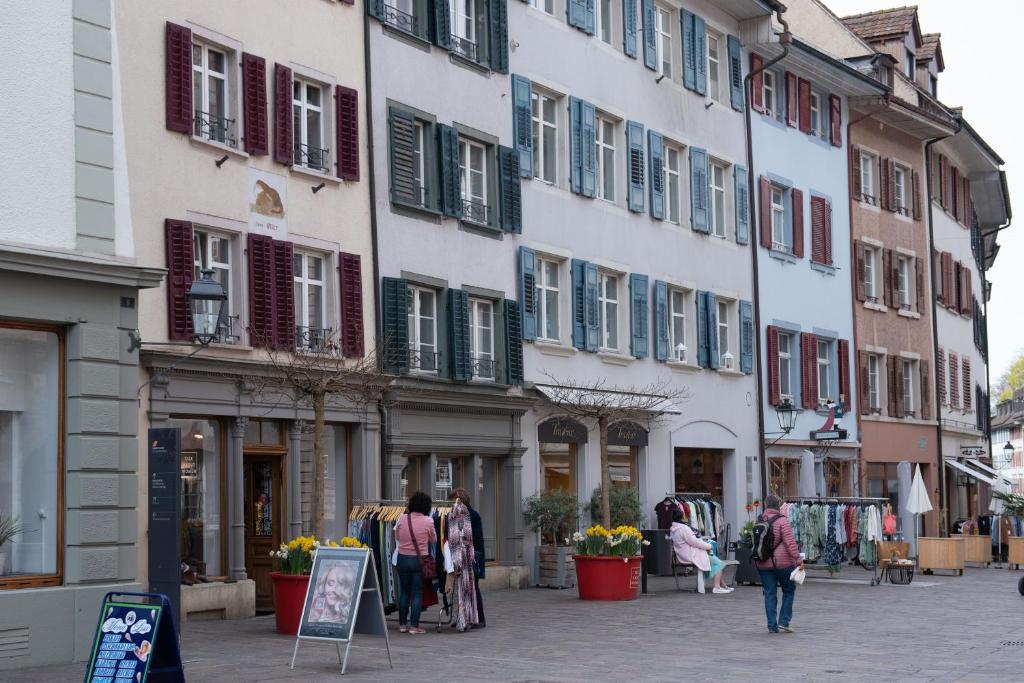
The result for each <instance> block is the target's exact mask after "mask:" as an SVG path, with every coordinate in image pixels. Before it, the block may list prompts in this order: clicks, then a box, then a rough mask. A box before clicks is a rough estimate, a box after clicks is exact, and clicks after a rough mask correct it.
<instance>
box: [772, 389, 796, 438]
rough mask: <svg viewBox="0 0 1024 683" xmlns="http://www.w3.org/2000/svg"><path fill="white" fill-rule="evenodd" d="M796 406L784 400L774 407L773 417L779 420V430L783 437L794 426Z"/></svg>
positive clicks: (786, 399) (789, 400) (790, 401)
mask: <svg viewBox="0 0 1024 683" xmlns="http://www.w3.org/2000/svg"><path fill="white" fill-rule="evenodd" d="M796 414H797V411H796V406H795V405H793V401H792V400H791V399H788V398H785V399H783V400H782V402H781V403H779V405H777V406H776V407H775V416H776V417H777V418H779V429H781V430H782V433H783V435H786V434H789V433H790V432H791V431H793V427H795V426H796Z"/></svg>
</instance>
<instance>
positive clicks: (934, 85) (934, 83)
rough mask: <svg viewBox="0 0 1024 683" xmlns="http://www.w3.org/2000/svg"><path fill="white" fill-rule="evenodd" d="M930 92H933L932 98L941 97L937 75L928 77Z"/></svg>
mask: <svg viewBox="0 0 1024 683" xmlns="http://www.w3.org/2000/svg"><path fill="white" fill-rule="evenodd" d="M928 90H929V91H930V92H931V94H932V97H934V98H936V99H937V98H938V97H939V79H938V78H936V77H935V74H931V75H929V76H928Z"/></svg>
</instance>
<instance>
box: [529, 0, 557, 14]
mask: <svg viewBox="0 0 1024 683" xmlns="http://www.w3.org/2000/svg"><path fill="white" fill-rule="evenodd" d="M530 7H533V8H534V9H539V10H540V11H541V12H544V13H546V14H551V15H554V13H555V0H530Z"/></svg>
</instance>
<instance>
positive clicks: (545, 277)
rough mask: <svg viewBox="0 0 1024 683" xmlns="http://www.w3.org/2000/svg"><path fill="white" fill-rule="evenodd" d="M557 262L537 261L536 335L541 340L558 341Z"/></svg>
mask: <svg viewBox="0 0 1024 683" xmlns="http://www.w3.org/2000/svg"><path fill="white" fill-rule="evenodd" d="M559 266H560V264H559V263H558V261H552V260H551V259H546V258H538V259H537V299H536V300H537V334H538V336H539V337H540V338H541V339H546V340H548V341H555V342H557V341H560V339H561V337H560V335H559V310H558V301H559V298H558V295H559V270H560V267H559Z"/></svg>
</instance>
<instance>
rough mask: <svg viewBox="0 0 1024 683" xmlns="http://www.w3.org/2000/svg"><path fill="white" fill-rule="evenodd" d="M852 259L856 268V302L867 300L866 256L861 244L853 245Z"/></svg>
mask: <svg viewBox="0 0 1024 683" xmlns="http://www.w3.org/2000/svg"><path fill="white" fill-rule="evenodd" d="M853 246H854V258H855V260H856V266H857V301H867V300H868V289H867V254H866V249H865V247H864V243H863V242H855V243H854V245H853Z"/></svg>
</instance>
